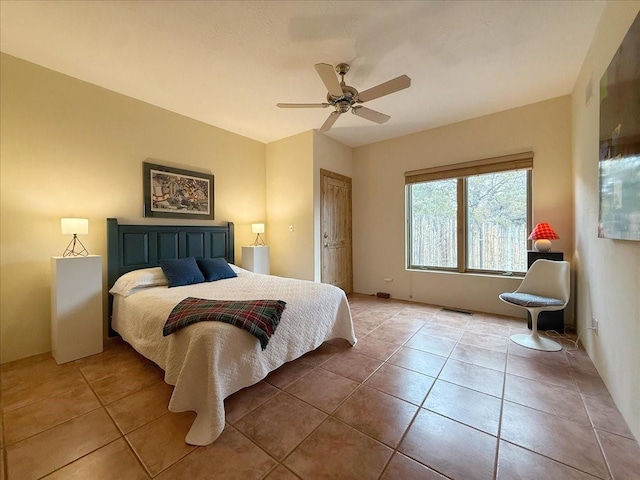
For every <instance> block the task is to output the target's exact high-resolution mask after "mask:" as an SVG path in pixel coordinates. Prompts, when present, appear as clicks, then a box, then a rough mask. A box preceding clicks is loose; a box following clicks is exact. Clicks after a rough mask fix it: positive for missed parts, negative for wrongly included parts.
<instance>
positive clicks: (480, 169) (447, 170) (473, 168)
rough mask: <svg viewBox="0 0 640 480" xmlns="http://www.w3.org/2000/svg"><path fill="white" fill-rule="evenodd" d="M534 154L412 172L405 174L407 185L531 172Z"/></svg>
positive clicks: (494, 158)
mask: <svg viewBox="0 0 640 480" xmlns="http://www.w3.org/2000/svg"><path fill="white" fill-rule="evenodd" d="M532 168H533V152H523V153H516V154H513V155H504V156H502V157H493V158H484V159H482V160H474V161H471V162H463V163H456V164H454V165H444V166H440V167H432V168H423V169H421V170H411V171H409V172H405V173H404V183H405V185H408V184H411V183H420V182H429V181H433V180H444V179H447V178H461V177H469V176H471V175H481V174H484V173H495V172H504V171H507V170H531V169H532Z"/></svg>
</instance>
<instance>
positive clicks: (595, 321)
mask: <svg viewBox="0 0 640 480" xmlns="http://www.w3.org/2000/svg"><path fill="white" fill-rule="evenodd" d="M591 328H593V331H594V333H595V334H596V335H598V319H597V318H596V317H591Z"/></svg>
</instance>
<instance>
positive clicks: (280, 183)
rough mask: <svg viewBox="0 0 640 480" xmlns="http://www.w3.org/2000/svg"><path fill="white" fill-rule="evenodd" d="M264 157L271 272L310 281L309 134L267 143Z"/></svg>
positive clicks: (310, 165) (310, 170) (311, 218)
mask: <svg viewBox="0 0 640 480" xmlns="http://www.w3.org/2000/svg"><path fill="white" fill-rule="evenodd" d="M266 158H267V176H266V184H267V222H266V223H267V224H266V226H265V231H266V234H267V239H268V242H267V244H268V245H270V260H271V273H272V274H273V275H278V276H281V277H291V278H300V279H302V280H313V279H314V260H313V131H311V130H310V131H307V132H304V133H300V134H298V135H294V136H293V137H289V138H285V139H282V140H278V141H277V142H272V143H269V144H267V157H266ZM290 225H293V232H291V231H290V230H289V226H290Z"/></svg>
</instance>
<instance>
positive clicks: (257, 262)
mask: <svg viewBox="0 0 640 480" xmlns="http://www.w3.org/2000/svg"><path fill="white" fill-rule="evenodd" d="M242 268H244V269H246V270H250V271H252V272H254V273H264V274H265V275H269V273H270V269H269V247H267V246H260V247H253V246H251V247H242Z"/></svg>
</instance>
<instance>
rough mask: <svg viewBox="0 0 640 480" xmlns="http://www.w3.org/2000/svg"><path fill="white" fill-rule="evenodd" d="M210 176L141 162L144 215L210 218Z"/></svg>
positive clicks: (212, 201)
mask: <svg viewBox="0 0 640 480" xmlns="http://www.w3.org/2000/svg"><path fill="white" fill-rule="evenodd" d="M213 180H214V177H213V175H212V174H208V173H201V172H194V171H191V170H184V169H181V168H175V167H169V166H166V165H159V164H156V163H150V162H142V191H143V196H144V216H145V217H156V218H158V217H159V218H184V219H194V220H213V219H214V217H215V216H214V185H213Z"/></svg>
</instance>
